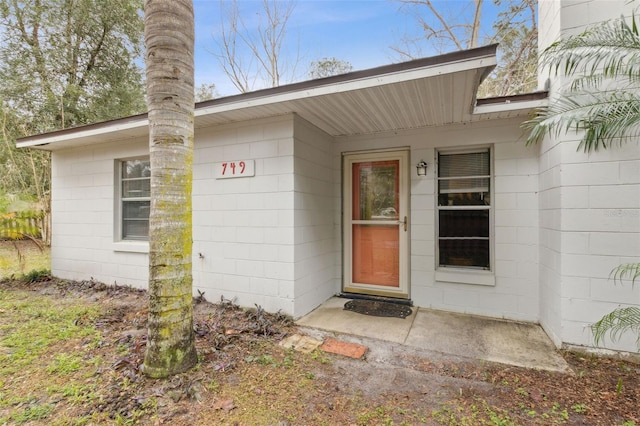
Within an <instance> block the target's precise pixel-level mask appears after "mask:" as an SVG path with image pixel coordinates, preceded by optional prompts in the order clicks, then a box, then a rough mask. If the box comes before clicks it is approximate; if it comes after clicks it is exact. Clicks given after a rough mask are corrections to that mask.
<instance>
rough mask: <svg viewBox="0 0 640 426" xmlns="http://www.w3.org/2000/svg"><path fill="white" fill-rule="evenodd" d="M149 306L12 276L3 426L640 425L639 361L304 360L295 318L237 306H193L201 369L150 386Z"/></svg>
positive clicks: (5, 295)
mask: <svg viewBox="0 0 640 426" xmlns="http://www.w3.org/2000/svg"><path fill="white" fill-rule="evenodd" d="M147 303H148V299H147V296H146V293H145V292H141V291H136V290H132V289H127V288H122V287H111V286H106V285H104V284H100V283H96V282H93V281H82V282H68V281H63V280H56V279H51V280H49V281H42V280H35V281H33V282H28V281H27V280H22V281H17V280H2V279H0V424H9V425H21V424H30V425H60V426H62V425H134V424H135V425H138V424H139V425H156V424H170V425H172V426H174V425H175V426H186V425H189V426H191V425H211V424H215V425H218V424H219V425H236V424H237V425H283V426H284V425H286V426H291V425H343V424H344V425H359V426H360V425H362V426H365V425H367V426H368V425H421V424H427V425H433V424H442V425H473V426H475V425H504V426H510V425H549V424H566V425H583V424H589V425H607V426H609V425H625V426H633V425H635V424H639V420H640V416H639V415H638V411H637V407H638V405H639V404H640V394H639V392H640V391H639V389H640V368H639V367H638V365H637V364H633V363H629V362H623V361H619V360H612V359H604V358H597V357H589V356H581V355H579V354H574V353H569V352H567V353H563V356H564V357H565V359H566V360H567V362H568V363H569V364H570V365H571V366H572V369H573V370H574V372H575V374H566V373H551V372H545V371H537V370H529V369H523V368H517V367H510V366H504V365H499V364H492V363H487V362H473V361H472V360H469V361H466V362H462V361H452V360H450V359H448V358H426V357H425V355H424V354H423V353H421V352H420V351H416V350H412V349H411V348H408V347H403V346H398V347H395V348H394V350H393V354H394V356H393V357H391V358H388V359H384V360H376V359H371V360H368V359H363V360H353V359H349V358H344V357H340V356H337V355H333V354H327V353H325V352H322V351H320V350H316V351H313V352H311V353H309V354H304V353H300V352H296V351H293V350H288V349H284V348H282V347H280V346H279V345H278V342H279V341H280V339H281V338H283V337H284V336H286V335H287V334H290V333H293V332H296V331H297V329H296V328H295V327H294V326H293V325H292V323H291V320H290V319H289V318H287V317H285V316H283V315H280V314H268V313H266V312H264V310H262V309H261V308H259V307H257V308H256V309H250V310H246V309H241V308H239V307H238V306H237V305H235V304H234V303H233V302H232V301H229V300H222V301H221V302H220V303H216V304H211V303H208V302H200V303H196V304H195V305H194V329H195V331H196V337H197V338H196V346H197V349H198V354H199V364H198V365H197V367H196V368H194V369H193V370H191V371H189V372H187V373H184V374H181V375H177V376H174V377H171V378H169V379H167V380H151V379H147V378H146V377H144V376H143V375H142V374H141V373H140V371H139V365H140V364H141V363H142V359H143V356H144V350H145V347H146V326H147V312H148V310H147ZM381 344H382V343H381ZM372 349H373V348H372ZM374 358H375V357H374ZM634 422H635V423H634Z"/></svg>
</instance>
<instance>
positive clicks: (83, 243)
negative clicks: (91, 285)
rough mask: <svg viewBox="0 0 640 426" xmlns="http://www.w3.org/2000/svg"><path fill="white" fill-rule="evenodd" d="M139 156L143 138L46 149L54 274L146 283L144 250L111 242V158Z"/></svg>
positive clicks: (144, 147) (142, 152)
mask: <svg viewBox="0 0 640 426" xmlns="http://www.w3.org/2000/svg"><path fill="white" fill-rule="evenodd" d="M145 155H148V142H147V141H146V140H131V141H126V142H121V143H110V144H104V145H100V146H96V147H90V146H89V147H81V148H74V149H73V150H62V151H55V152H53V153H52V161H51V164H52V170H51V193H52V197H51V213H52V214H51V220H52V227H51V231H52V236H51V271H52V273H53V274H54V275H55V276H57V277H60V278H66V279H73V280H89V279H92V278H93V279H95V280H96V281H100V282H104V283H107V284H126V285H131V286H134V287H137V288H145V287H146V286H147V282H148V256H147V254H146V253H136V252H130V251H128V249H126V248H125V247H123V246H122V245H119V244H114V238H113V236H114V225H113V218H114V208H115V201H114V186H115V180H114V179H115V178H114V173H115V162H114V158H132V157H137V156H145ZM137 246H138V247H140V244H137ZM123 250H127V251H123ZM147 250H148V248H147Z"/></svg>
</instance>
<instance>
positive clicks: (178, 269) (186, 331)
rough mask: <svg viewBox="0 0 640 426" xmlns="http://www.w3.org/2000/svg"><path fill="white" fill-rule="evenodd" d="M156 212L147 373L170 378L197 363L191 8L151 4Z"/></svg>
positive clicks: (168, 0) (169, 0) (178, 0)
mask: <svg viewBox="0 0 640 426" xmlns="http://www.w3.org/2000/svg"><path fill="white" fill-rule="evenodd" d="M144 12H145V46H146V73H147V103H148V106H149V150H150V161H151V211H150V216H149V333H148V340H147V351H146V354H145V359H144V366H143V369H144V373H145V374H146V375H147V376H150V377H156V378H160V377H167V376H170V375H173V374H176V373H180V372H183V371H186V370H188V369H190V368H191V367H193V366H194V365H195V364H196V363H197V360H198V357H197V354H196V350H195V345H194V333H193V302H192V297H193V296H192V271H191V250H192V248H191V246H192V229H191V185H192V163H193V132H194V130H193V120H194V75H193V72H194V71H193V67H194V65H193V51H194V16H193V3H192V1H191V0H146V1H145V5H144Z"/></svg>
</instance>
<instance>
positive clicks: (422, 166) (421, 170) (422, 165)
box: [416, 160, 427, 176]
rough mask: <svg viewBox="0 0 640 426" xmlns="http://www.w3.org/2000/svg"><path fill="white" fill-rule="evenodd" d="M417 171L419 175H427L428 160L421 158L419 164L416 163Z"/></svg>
mask: <svg viewBox="0 0 640 426" xmlns="http://www.w3.org/2000/svg"><path fill="white" fill-rule="evenodd" d="M416 171H417V172H418V176H426V175H427V162H426V161H424V160H420V162H419V163H418V164H416Z"/></svg>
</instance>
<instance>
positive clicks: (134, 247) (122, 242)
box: [113, 156, 151, 253]
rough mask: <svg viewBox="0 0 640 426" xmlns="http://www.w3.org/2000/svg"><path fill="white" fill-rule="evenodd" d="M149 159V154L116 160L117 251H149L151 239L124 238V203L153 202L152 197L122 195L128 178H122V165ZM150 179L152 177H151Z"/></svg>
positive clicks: (115, 241) (115, 246)
mask: <svg viewBox="0 0 640 426" xmlns="http://www.w3.org/2000/svg"><path fill="white" fill-rule="evenodd" d="M136 160H141V161H149V157H148V156H141V157H131V158H122V159H117V160H116V161H115V167H114V175H115V179H114V181H115V182H114V187H115V188H114V194H115V197H114V201H115V206H114V211H115V218H114V247H113V249H114V250H115V251H130V252H141V253H144V252H148V251H149V240H148V236H147V238H136V239H134V238H124V236H123V228H124V227H123V220H124V216H123V203H124V202H125V201H149V203H151V197H135V198H123V197H122V195H123V194H122V184H123V182H124V181H125V180H126V179H123V178H122V167H123V165H124V164H125V163H126V162H128V161H136ZM149 179H151V178H150V177H149Z"/></svg>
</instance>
